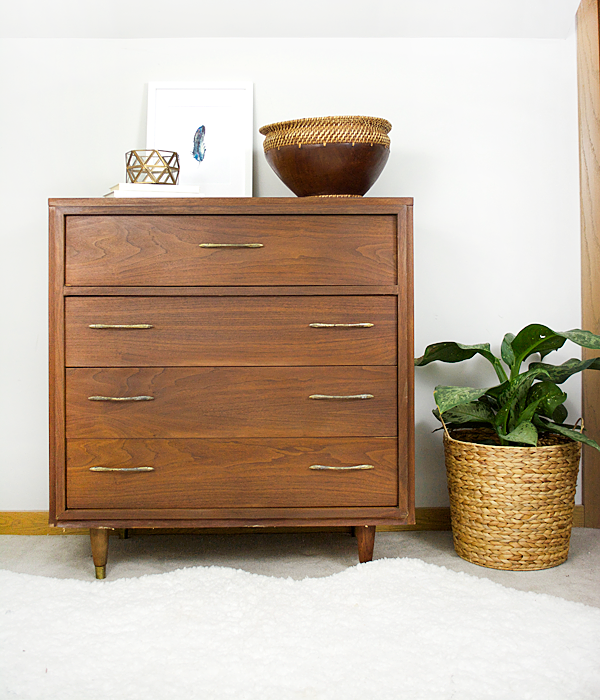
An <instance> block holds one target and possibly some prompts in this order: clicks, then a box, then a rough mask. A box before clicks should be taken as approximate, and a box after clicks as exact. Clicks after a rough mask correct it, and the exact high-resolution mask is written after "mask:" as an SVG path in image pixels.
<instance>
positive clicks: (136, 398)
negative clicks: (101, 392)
mask: <svg viewBox="0 0 600 700" xmlns="http://www.w3.org/2000/svg"><path fill="white" fill-rule="evenodd" d="M88 401H154V396H88Z"/></svg>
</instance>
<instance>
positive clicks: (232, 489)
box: [67, 438, 398, 508]
mask: <svg viewBox="0 0 600 700" xmlns="http://www.w3.org/2000/svg"><path fill="white" fill-rule="evenodd" d="M397 454H398V448H397V442H396V439H395V438H361V439H356V438H345V439H333V438H330V439H327V440H319V439H314V438H300V439H298V438H297V439H295V440H294V441H293V442H292V441H290V440H286V439H265V438H259V439H245V440H232V439H230V440H210V439H208V440H190V439H187V440H185V439H184V440H135V439H133V440H131V439H130V440H69V441H68V442H67V505H68V507H69V508H230V507H231V508H268V507H284V506H286V507H294V508H302V507H327V506H332V507H336V506H376V505H388V506H392V505H396V504H397V502H398V475H397V472H398V468H397ZM140 468H144V469H145V470H144V471H131V470H132V469H140ZM91 469H93V471H91ZM99 469H101V470H111V471H100V470H99ZM150 469H152V471H150ZM128 470H129V471H128Z"/></svg>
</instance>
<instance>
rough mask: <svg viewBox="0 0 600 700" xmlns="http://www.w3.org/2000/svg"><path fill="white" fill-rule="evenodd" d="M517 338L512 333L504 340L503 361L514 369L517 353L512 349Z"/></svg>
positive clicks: (502, 348)
mask: <svg viewBox="0 0 600 700" xmlns="http://www.w3.org/2000/svg"><path fill="white" fill-rule="evenodd" d="M514 339H515V336H514V335H513V334H512V333H507V334H506V335H505V336H504V338H503V339H502V347H501V355H502V359H503V360H504V362H506V364H507V365H508V366H509V367H510V368H511V369H512V367H513V365H514V362H515V352H514V350H513V348H512V342H513V340H514Z"/></svg>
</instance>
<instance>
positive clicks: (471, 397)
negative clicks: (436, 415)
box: [433, 386, 487, 414]
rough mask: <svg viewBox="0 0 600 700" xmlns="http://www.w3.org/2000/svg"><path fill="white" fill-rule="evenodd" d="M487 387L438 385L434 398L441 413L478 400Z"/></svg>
mask: <svg viewBox="0 0 600 700" xmlns="http://www.w3.org/2000/svg"><path fill="white" fill-rule="evenodd" d="M486 391H487V389H473V388H471V387H464V386H436V387H435V389H434V391H433V398H434V399H435V403H436V406H437V407H438V410H439V412H440V413H441V414H444V413H445V412H446V411H448V410H449V409H451V408H455V407H456V406H461V405H462V404H466V403H471V401H476V400H477V399H478V398H479V397H480V396H483V395H484V394H485V392H486Z"/></svg>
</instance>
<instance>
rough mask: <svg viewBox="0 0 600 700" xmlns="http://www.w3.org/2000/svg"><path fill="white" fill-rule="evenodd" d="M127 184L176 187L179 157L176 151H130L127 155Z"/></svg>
mask: <svg viewBox="0 0 600 700" xmlns="http://www.w3.org/2000/svg"><path fill="white" fill-rule="evenodd" d="M125 170H126V171H127V182H137V183H146V184H154V185H176V184H177V183H178V181H179V156H178V155H177V153H175V151H155V150H151V151H129V152H128V153H126V154H125Z"/></svg>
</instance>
